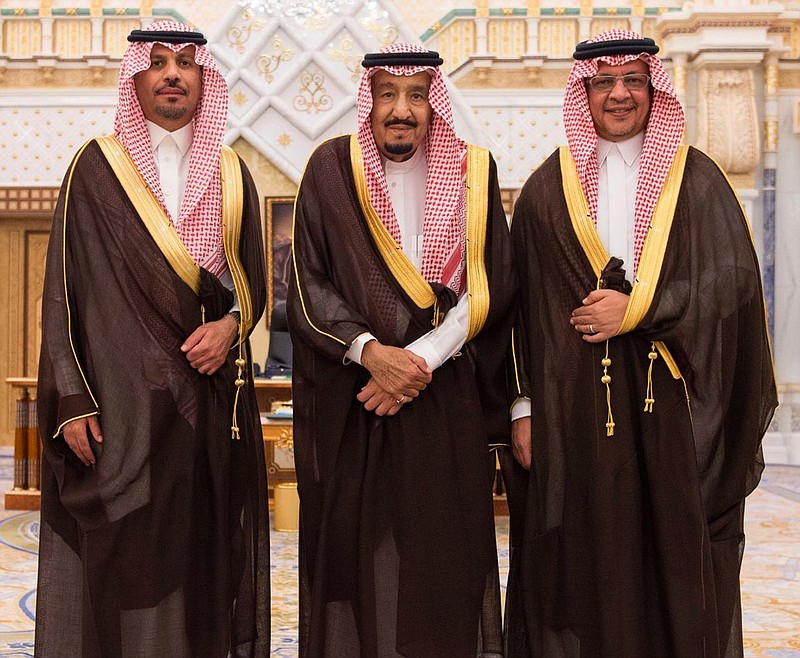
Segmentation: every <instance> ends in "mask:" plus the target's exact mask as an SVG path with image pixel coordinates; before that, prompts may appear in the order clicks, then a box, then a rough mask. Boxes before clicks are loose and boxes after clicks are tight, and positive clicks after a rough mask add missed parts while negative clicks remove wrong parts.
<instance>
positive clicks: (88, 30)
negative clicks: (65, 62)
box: [53, 19, 92, 59]
mask: <svg viewBox="0 0 800 658" xmlns="http://www.w3.org/2000/svg"><path fill="white" fill-rule="evenodd" d="M53 32H54V40H55V47H54V48H53V50H54V51H55V52H57V53H58V56H59V57H62V58H63V57H69V58H75V59H78V58H81V57H83V56H84V55H85V54H86V53H89V52H91V51H92V23H91V21H90V20H89V19H86V20H80V19H78V20H74V21H56V22H55V24H54V25H53Z"/></svg>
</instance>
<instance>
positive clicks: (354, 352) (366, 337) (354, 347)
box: [344, 331, 376, 365]
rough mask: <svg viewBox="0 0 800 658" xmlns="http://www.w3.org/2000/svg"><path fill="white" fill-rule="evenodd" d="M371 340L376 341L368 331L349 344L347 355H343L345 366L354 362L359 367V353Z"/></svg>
mask: <svg viewBox="0 0 800 658" xmlns="http://www.w3.org/2000/svg"><path fill="white" fill-rule="evenodd" d="M371 340H376V338H375V336H373V335H372V334H371V333H369V332H368V331H365V332H364V333H363V334H361V335H360V336H359V337H358V338H356V339H355V340H354V341H353V342H352V343H351V344H350V349H348V350H347V354H345V355H344V362H345V364H347V363H350V362H351V361H354V362H356V363H357V364H358V365H361V352H362V351H363V350H364V345H366V344H367V343H368V342H369V341H371Z"/></svg>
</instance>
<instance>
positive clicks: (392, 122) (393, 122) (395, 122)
mask: <svg viewBox="0 0 800 658" xmlns="http://www.w3.org/2000/svg"><path fill="white" fill-rule="evenodd" d="M418 125H419V124H418V123H417V122H416V121H412V120H411V119H389V120H388V121H385V122H384V124H383V127H384V128H390V127H391V126H408V127H409V128H416V127H417V126H418Z"/></svg>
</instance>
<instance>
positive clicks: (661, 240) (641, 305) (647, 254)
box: [618, 145, 689, 406]
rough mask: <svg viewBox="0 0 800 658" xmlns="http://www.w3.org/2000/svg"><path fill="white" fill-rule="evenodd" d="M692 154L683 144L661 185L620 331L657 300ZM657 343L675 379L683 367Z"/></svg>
mask: <svg viewBox="0 0 800 658" xmlns="http://www.w3.org/2000/svg"><path fill="white" fill-rule="evenodd" d="M688 153H689V147H688V146H685V145H682V146H679V147H678V152H677V153H676V154H675V159H674V160H673V161H672V166H671V167H670V169H669V173H668V174H667V178H666V180H665V181H664V186H663V187H662V188H661V194H659V197H658V203H657V204H656V208H655V210H654V211H653V218H652V220H651V222H650V228H649V230H648V231H647V236H646V237H645V241H644V246H643V247H642V255H641V257H640V258H639V268H638V269H637V271H636V280H635V281H634V284H633V290H632V291H631V298H630V301H629V302H628V308H627V309H626V311H625V315H624V316H623V318H622V324H621V325H620V328H619V332H618V333H620V334H623V333H627V332H629V331H632V330H633V329H634V328H636V327H637V326H638V325H639V323H640V322H641V321H642V318H644V316H645V314H646V313H647V311H648V310H649V309H650V304H651V303H652V302H653V297H654V296H655V294H656V288H657V287H658V280H659V277H660V275H661V267H662V265H663V263H664V254H665V253H666V250H667V243H668V242H669V234H670V230H671V229H672V220H673V219H674V217H675V206H676V205H677V203H678V195H679V194H680V191H681V183H682V182H683V172H684V169H685V168H686V156H687V155H688ZM654 344H655V346H656V349H657V350H658V352H659V353H660V354H661V356H662V357H663V358H664V361H665V362H666V364H667V367H668V368H669V370H670V373H671V374H672V376H673V377H674V378H675V379H679V378H680V376H681V373H680V370H679V369H678V365H677V363H676V362H675V359H674V358H673V356H672V354H670V352H669V349H668V348H667V346H666V345H665V344H664V343H663V342H661V341H655V343H654ZM651 362H652V360H651ZM651 406H652V405H651Z"/></svg>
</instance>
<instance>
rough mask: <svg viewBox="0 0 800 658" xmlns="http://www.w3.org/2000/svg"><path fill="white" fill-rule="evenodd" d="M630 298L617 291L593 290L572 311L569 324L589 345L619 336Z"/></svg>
mask: <svg viewBox="0 0 800 658" xmlns="http://www.w3.org/2000/svg"><path fill="white" fill-rule="evenodd" d="M628 300H630V297H629V296H628V295H626V294H625V293H622V292H618V291H616V290H607V289H601V290H593V291H592V292H590V293H589V295H588V296H587V297H586V299H584V300H583V302H582V305H581V306H579V307H578V308H576V309H575V310H574V311H572V315H571V317H570V319H569V323H570V324H571V325H572V326H573V327H574V328H575V330H576V331H578V332H579V333H581V334H583V336H582V337H583V340H585V341H586V342H587V343H602V342H603V341H604V340H608V339H609V338H612V337H614V336H616V335H617V332H618V331H619V328H620V326H621V325H622V319H623V318H624V317H625V311H626V310H627V308H628Z"/></svg>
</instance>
